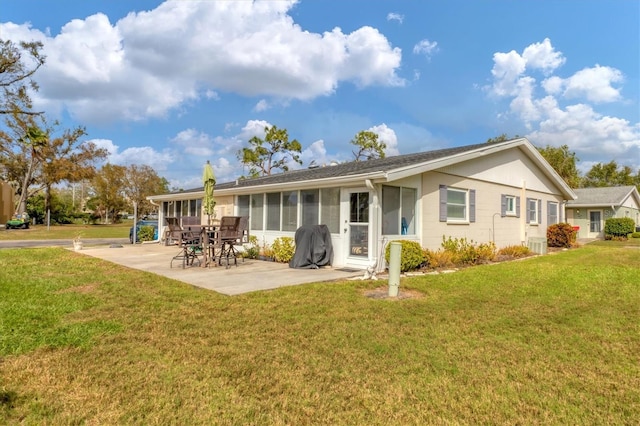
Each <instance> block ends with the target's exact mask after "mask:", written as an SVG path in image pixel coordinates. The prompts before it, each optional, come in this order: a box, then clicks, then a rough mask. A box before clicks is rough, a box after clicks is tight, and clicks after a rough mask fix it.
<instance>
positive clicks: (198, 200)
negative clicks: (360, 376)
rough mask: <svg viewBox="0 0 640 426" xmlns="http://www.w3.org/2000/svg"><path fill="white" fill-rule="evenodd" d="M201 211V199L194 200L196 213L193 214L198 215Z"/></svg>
mask: <svg viewBox="0 0 640 426" xmlns="http://www.w3.org/2000/svg"><path fill="white" fill-rule="evenodd" d="M201 212H202V199H197V200H196V214H195V215H194V216H200V213H201Z"/></svg>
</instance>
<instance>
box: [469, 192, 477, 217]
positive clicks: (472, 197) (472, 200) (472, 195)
mask: <svg viewBox="0 0 640 426" xmlns="http://www.w3.org/2000/svg"><path fill="white" fill-rule="evenodd" d="M475 221H476V190H475V189H470V190H469V222H475Z"/></svg>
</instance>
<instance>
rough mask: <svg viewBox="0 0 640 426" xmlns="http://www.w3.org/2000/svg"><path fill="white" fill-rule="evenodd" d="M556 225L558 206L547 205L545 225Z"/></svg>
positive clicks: (553, 204) (554, 204)
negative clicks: (547, 212) (547, 211)
mask: <svg viewBox="0 0 640 426" xmlns="http://www.w3.org/2000/svg"><path fill="white" fill-rule="evenodd" d="M555 223H558V204H557V203H549V223H548V224H547V225H553V224H555Z"/></svg>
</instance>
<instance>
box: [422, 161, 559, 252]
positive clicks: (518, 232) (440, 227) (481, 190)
mask: <svg viewBox="0 0 640 426" xmlns="http://www.w3.org/2000/svg"><path fill="white" fill-rule="evenodd" d="M513 151H514V152H511V153H509V152H507V153H499V155H496V156H492V157H489V158H483V159H479V160H477V161H474V162H465V163H462V164H459V165H455V166H453V167H448V168H443V169H440V170H438V171H435V172H428V173H425V174H423V176H422V197H421V200H420V204H421V208H420V210H421V218H422V219H421V222H422V233H421V240H422V242H421V244H422V246H423V247H425V248H428V249H431V250H436V249H439V248H441V244H442V238H443V237H445V238H448V237H453V238H466V239H468V240H473V241H474V242H476V243H486V242H490V241H494V242H495V244H496V246H497V247H498V248H501V247H506V246H510V245H521V244H526V243H527V240H528V239H529V238H534V237H537V238H546V235H547V226H548V224H547V202H548V201H554V202H557V203H558V213H559V216H560V215H562V213H561V211H562V205H563V198H562V196H561V195H560V191H559V190H558V189H557V188H556V187H555V186H554V185H553V184H552V182H551V181H550V180H549V179H547V178H546V177H544V176H539V175H538V174H536V173H535V170H537V167H536V166H535V165H534V164H532V163H531V162H530V161H529V160H528V159H527V158H525V157H524V155H523V154H522V153H519V152H516V150H513ZM465 174H468V175H467V176H465ZM519 176H523V177H525V178H526V179H523V178H521V179H519ZM440 185H447V186H450V187H456V188H460V189H474V190H475V191H476V208H475V211H476V214H475V216H476V221H475V222H470V223H464V224H462V223H461V224H458V223H448V222H440V217H439V206H440V194H439V186H440ZM502 194H506V195H514V196H517V197H520V217H513V216H506V217H502V216H501V195H502ZM527 198H535V199H538V200H541V202H542V208H541V217H540V218H539V224H527V223H526V213H527V210H526V209H527V206H526V199H527ZM558 219H559V220H561V219H562V218H561V217H559V218H558Z"/></svg>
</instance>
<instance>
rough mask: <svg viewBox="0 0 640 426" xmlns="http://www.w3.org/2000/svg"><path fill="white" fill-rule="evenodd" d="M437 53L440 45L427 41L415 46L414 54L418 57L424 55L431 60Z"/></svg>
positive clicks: (421, 41)
mask: <svg viewBox="0 0 640 426" xmlns="http://www.w3.org/2000/svg"><path fill="white" fill-rule="evenodd" d="M437 51H438V43H437V42H435V41H429V40H427V39H424V40H420V41H419V42H418V43H417V44H416V45H415V46H413V53H415V54H416V55H424V56H426V57H427V58H431V56H432V55H433V54H434V53H436V52H437Z"/></svg>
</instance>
